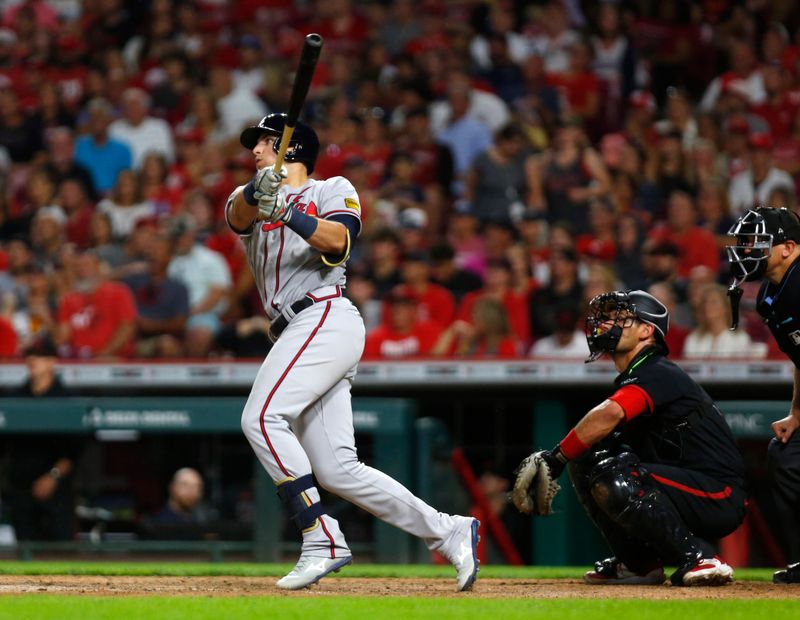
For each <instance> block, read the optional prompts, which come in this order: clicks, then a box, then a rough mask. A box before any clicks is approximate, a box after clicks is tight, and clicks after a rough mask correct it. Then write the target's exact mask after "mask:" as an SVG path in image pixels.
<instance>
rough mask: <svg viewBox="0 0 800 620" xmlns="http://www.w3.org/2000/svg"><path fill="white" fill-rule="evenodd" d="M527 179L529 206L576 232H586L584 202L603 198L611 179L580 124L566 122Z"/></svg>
mask: <svg viewBox="0 0 800 620" xmlns="http://www.w3.org/2000/svg"><path fill="white" fill-rule="evenodd" d="M537 164H538V165H537V166H536V168H535V173H534V175H533V176H532V178H531V196H530V201H529V203H530V205H531V206H532V208H534V209H535V210H540V211H544V212H545V213H546V214H547V221H548V222H550V223H553V222H557V221H566V222H569V223H570V224H571V225H572V227H573V228H574V231H575V232H576V233H583V232H586V231H587V229H588V226H589V224H588V220H589V217H588V201H589V200H590V199H592V198H601V197H603V196H606V195H607V194H608V193H609V191H610V190H611V177H610V176H609V174H608V170H606V167H605V164H604V163H603V160H602V159H601V158H600V156H599V155H598V153H597V151H595V150H594V149H593V148H592V147H591V146H589V143H588V141H587V138H586V135H585V134H584V132H583V130H582V128H581V125H580V121H579V120H577V119H574V118H572V119H569V120H567V121H565V122H563V123H562V125H561V126H560V128H559V129H558V130H557V132H556V137H555V141H554V144H553V149H552V150H550V151H547V152H545V153H544V154H542V156H541V157H540V158H539V160H538V162H537Z"/></svg>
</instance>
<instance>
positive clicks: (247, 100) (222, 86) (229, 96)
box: [209, 65, 269, 142]
mask: <svg viewBox="0 0 800 620" xmlns="http://www.w3.org/2000/svg"><path fill="white" fill-rule="evenodd" d="M209 86H210V88H211V92H212V93H213V94H214V98H215V99H216V107H217V112H218V113H219V123H220V128H221V130H222V134H223V135H224V136H225V137H226V138H228V139H230V140H232V139H233V138H236V139H237V142H238V138H239V133H240V132H241V131H242V129H243V128H244V127H247V126H250V125H257V124H258V121H260V120H261V119H262V118H263V117H264V116H266V115H267V114H268V113H269V109H268V108H267V106H266V104H265V103H264V102H263V101H262V100H261V99H259V98H258V97H256V96H255V95H254V94H253V93H252V92H251V91H250V90H248V89H247V88H237V87H236V85H235V84H234V82H233V75H232V74H231V70H230V69H228V68H227V67H224V66H222V65H214V66H212V67H211V71H210V73H209Z"/></svg>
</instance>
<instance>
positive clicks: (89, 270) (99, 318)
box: [55, 250, 136, 359]
mask: <svg viewBox="0 0 800 620" xmlns="http://www.w3.org/2000/svg"><path fill="white" fill-rule="evenodd" d="M74 270H75V273H74V275H75V283H74V288H73V289H72V290H71V291H69V292H67V293H66V294H65V295H64V296H63V297H62V298H61V301H60V303H59V305H58V326H57V328H56V334H55V342H56V344H57V345H58V350H59V354H60V356H61V357H73V358H79V359H89V358H100V359H117V358H125V357H130V356H131V355H132V354H133V352H134V340H135V338H134V336H135V333H136V304H135V302H134V299H133V295H131V292H130V290H128V287H126V286H125V285H124V284H120V283H119V282H112V281H110V280H108V279H106V276H105V275H104V273H103V269H102V267H101V263H100V258H99V257H98V256H97V254H96V253H95V252H94V251H93V250H84V251H83V252H81V253H80V254H78V255H77V256H76V257H75V259H74Z"/></svg>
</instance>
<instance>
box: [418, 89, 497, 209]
mask: <svg viewBox="0 0 800 620" xmlns="http://www.w3.org/2000/svg"><path fill="white" fill-rule="evenodd" d="M471 93H472V90H471V89H470V87H469V86H468V85H465V84H463V83H460V82H458V83H454V84H451V85H450V86H449V87H448V90H447V103H446V106H447V107H446V109H445V113H444V114H443V118H444V119H446V120H443V121H442V122H441V128H440V129H439V130H438V131H437V130H436V125H435V124H434V117H433V111H432V112H431V129H432V130H433V131H434V134H435V136H436V140H437V141H438V142H439V143H440V144H443V145H444V146H446V147H448V148H449V149H450V152H451V153H452V154H453V168H454V171H455V179H454V181H453V185H452V188H451V190H452V192H453V194H455V195H456V196H461V195H462V194H463V192H464V177H465V175H466V174H467V171H468V170H469V168H470V166H472V162H473V161H474V160H475V158H476V157H477V156H478V155H479V154H480V153H483V152H484V151H485V150H486V149H488V148H489V147H490V146H491V144H492V133H491V129H490V128H489V127H488V126H487V125H485V124H484V123H482V122H481V121H479V120H477V119H476V118H475V117H473V116H471V115H470V113H469V111H470V102H471V99H470V96H471Z"/></svg>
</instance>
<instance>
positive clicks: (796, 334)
mask: <svg viewBox="0 0 800 620" xmlns="http://www.w3.org/2000/svg"><path fill="white" fill-rule="evenodd" d="M789 338H791V339H792V344H794V346H796V347H797V346H800V329H796V330H795V331H793V332H789Z"/></svg>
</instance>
